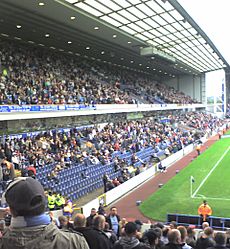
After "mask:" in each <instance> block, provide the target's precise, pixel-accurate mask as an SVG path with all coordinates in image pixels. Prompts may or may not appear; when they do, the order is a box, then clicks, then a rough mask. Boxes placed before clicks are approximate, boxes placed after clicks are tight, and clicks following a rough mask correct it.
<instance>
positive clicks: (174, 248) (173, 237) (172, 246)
mask: <svg viewBox="0 0 230 249" xmlns="http://www.w3.org/2000/svg"><path fill="white" fill-rule="evenodd" d="M168 240H169V243H168V244H166V245H165V246H164V247H163V249H182V245H181V234H180V231H179V230H177V229H172V230H170V231H169V232H168Z"/></svg>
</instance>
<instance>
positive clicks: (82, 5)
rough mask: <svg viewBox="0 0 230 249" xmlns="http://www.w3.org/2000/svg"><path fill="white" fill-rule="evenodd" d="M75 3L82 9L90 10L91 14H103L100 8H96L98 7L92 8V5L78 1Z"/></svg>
mask: <svg viewBox="0 0 230 249" xmlns="http://www.w3.org/2000/svg"><path fill="white" fill-rule="evenodd" d="M74 5H75V6H77V7H78V8H80V9H83V10H84V11H86V12H89V13H90V14H92V15H94V16H101V15H102V14H103V13H101V12H99V11H98V10H96V9H94V8H92V7H91V6H89V5H87V4H84V3H82V2H80V3H76V4H74Z"/></svg>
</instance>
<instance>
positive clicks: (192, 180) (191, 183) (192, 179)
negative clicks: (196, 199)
mask: <svg viewBox="0 0 230 249" xmlns="http://www.w3.org/2000/svg"><path fill="white" fill-rule="evenodd" d="M194 182H195V179H194V177H193V176H191V177H190V197H191V198H192V197H193V196H192V185H193V183H194Z"/></svg>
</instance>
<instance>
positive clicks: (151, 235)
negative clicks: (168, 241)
mask: <svg viewBox="0 0 230 249" xmlns="http://www.w3.org/2000/svg"><path fill="white" fill-rule="evenodd" d="M144 238H145V239H147V242H148V244H149V245H150V246H155V245H157V244H158V241H159V238H158V235H157V234H156V232H155V231H154V230H152V229H149V230H148V231H147V232H146V233H145V235H144Z"/></svg>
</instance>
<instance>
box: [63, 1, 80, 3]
mask: <svg viewBox="0 0 230 249" xmlns="http://www.w3.org/2000/svg"><path fill="white" fill-rule="evenodd" d="M65 1H66V2H68V3H76V2H78V1H77V0H65Z"/></svg>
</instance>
